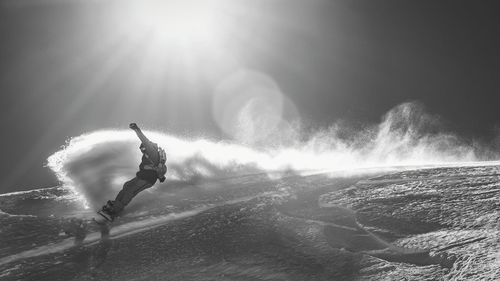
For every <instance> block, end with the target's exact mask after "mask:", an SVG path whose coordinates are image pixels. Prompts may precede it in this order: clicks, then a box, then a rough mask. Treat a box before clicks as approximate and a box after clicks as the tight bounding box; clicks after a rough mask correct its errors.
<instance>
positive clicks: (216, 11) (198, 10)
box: [123, 0, 224, 44]
mask: <svg viewBox="0 0 500 281" xmlns="http://www.w3.org/2000/svg"><path fill="white" fill-rule="evenodd" d="M223 10H224V5H223V1H222V0H131V1H128V3H127V9H126V13H125V14H124V15H123V16H124V20H126V21H127V22H129V24H130V27H129V28H130V29H131V30H132V31H135V32H138V33H148V34H153V35H154V36H155V37H156V39H159V40H162V41H168V43H169V44H175V43H181V44H185V43H191V44H199V43H207V42H208V41H214V40H216V38H217V37H218V36H219V35H220V32H221V29H222V28H223V25H224V24H223V22H222V19H223V16H222V14H223Z"/></svg>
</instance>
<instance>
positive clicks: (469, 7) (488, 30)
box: [0, 0, 500, 192]
mask: <svg viewBox="0 0 500 281" xmlns="http://www.w3.org/2000/svg"><path fill="white" fill-rule="evenodd" d="M0 3H1V4H0V38H1V42H2V43H1V44H0V93H1V96H2V102H1V103H0V115H1V116H0V117H1V119H2V120H3V123H2V125H3V126H2V127H3V129H4V133H2V147H4V148H5V152H4V156H5V158H4V159H5V160H4V161H3V162H2V163H1V164H0V165H1V166H0V179H1V181H0V192H7V191H13V190H18V189H27V188H35V187H41V186H47V185H51V184H55V183H56V180H55V178H54V177H53V176H52V175H51V174H50V173H49V172H48V171H47V170H46V169H44V168H43V167H42V165H43V164H44V163H45V161H46V158H47V157H48V156H49V155H51V154H52V153H53V152H54V151H56V150H58V148H59V147H60V146H61V145H63V144H64V142H65V140H66V139H68V138H69V137H72V136H76V135H80V134H81V133H84V132H89V131H94V130H98V129H102V128H125V127H126V126H127V124H128V123H129V122H131V121H135V122H138V123H140V124H144V126H146V127H148V128H150V129H156V130H162V131H169V132H173V133H175V134H181V135H187V136H200V135H204V136H211V137H213V138H216V139H237V140H247V139H250V140H251V141H258V139H259V136H261V135H265V134H267V132H270V131H272V130H273V128H275V127H277V126H283V124H285V125H286V124H287V123H286V122H285V123H284V122H283V121H290V120H293V119H297V118H300V120H303V121H304V122H305V123H306V124H310V125H312V126H313V127H322V126H323V127H326V126H329V125H331V124H332V123H333V122H335V121H337V120H339V119H342V120H349V122H353V123H354V124H366V123H377V122H379V121H380V117H381V116H382V115H383V114H384V113H385V112H387V111H388V110H389V109H391V108H392V107H394V106H396V105H398V104H400V103H402V102H405V101H408V100H418V101H421V102H422V103H423V104H425V105H426V106H427V108H428V110H429V111H431V112H433V113H436V114H438V115H440V116H442V118H443V119H444V120H446V121H447V122H448V123H447V124H448V125H449V127H450V129H452V130H454V131H457V132H458V133H460V134H464V135H466V136H468V137H470V136H477V137H487V136H492V135H494V134H495V133H494V128H495V126H497V128H498V124H499V123H500V121H499V119H498V109H497V106H498V103H496V102H494V98H495V96H496V95H498V90H499V88H500V84H499V83H500V82H499V81H500V80H499V79H498V77H497V76H498V69H500V57H499V56H498V54H497V52H498V50H499V49H500V40H499V39H498V34H500V24H499V21H498V17H497V15H496V13H495V11H497V9H496V8H497V7H495V6H498V4H496V3H497V2H496V1H481V3H479V2H478V1H472V0H471V1H459V2H457V3H454V5H450V4H449V1H389V0H379V1H373V0H355V1H348V0H346V1H328V0H308V1H302V0H252V1H245V0H205V1H202V0H199V1H195V0H182V1H181V0H170V1H169V0H165V1H159V0H135V1H134V0H128V1H126V0H95V1H78V0H72V1H61V0H57V1H56V0H54V1H50V0H44V1H31V0H23V1H19V0H18V1H12V0H0ZM232 93H237V94H232ZM239 112H245V113H246V114H243V115H241V116H240V115H239V117H238V118H234V116H235V115H237V114H236V113H239ZM235 120H236V121H237V122H236V121H235ZM262 120H264V121H262ZM259 122H265V125H263V126H256V125H255V124H262V123H259ZM238 124H247V125H246V127H248V128H250V129H249V130H246V131H243V132H241V130H239V129H238V126H239V125H238ZM252 126H253V127H252ZM497 130H498V129H497Z"/></svg>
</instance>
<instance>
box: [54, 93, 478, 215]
mask: <svg viewBox="0 0 500 281" xmlns="http://www.w3.org/2000/svg"><path fill="white" fill-rule="evenodd" d="M438 119H439V118H436V117H435V116H432V115H429V114H427V113H425V111H424V110H423V107H422V106H420V105H418V104H415V103H405V104H401V105H399V106H397V107H395V108H394V109H392V110H391V111H389V112H388V113H387V114H386V115H385V116H384V117H383V118H382V121H381V123H380V124H378V125H374V126H367V127H365V128H363V129H361V130H354V129H352V128H348V127H347V126H342V125H339V124H336V125H333V126H331V127H330V128H327V129H324V130H319V131H317V132H315V133H312V134H304V133H301V130H298V129H292V127H293V126H285V128H286V129H283V130H282V131H277V132H274V133H273V134H270V136H269V137H268V140H267V144H266V145H264V144H263V143H265V142H261V143H260V144H258V145H257V144H256V145H254V146H252V147H251V146H249V145H241V144H236V143H232V142H228V141H213V140H208V139H204V138H200V139H183V138H179V137H175V136H172V135H169V134H165V133H159V132H151V131H146V132H145V133H146V135H147V136H148V137H149V138H150V139H151V140H152V141H154V142H156V143H158V144H159V145H160V146H162V147H164V148H165V150H166V152H167V157H168V159H167V164H168V168H169V171H168V174H167V176H168V177H167V179H168V182H172V181H181V182H189V181H196V180H200V179H204V178H224V177H230V176H236V175H242V174H251V173H256V172H263V173H268V174H269V175H271V174H273V175H275V174H276V173H279V172H282V171H292V172H296V173H301V172H303V171H311V170H328V171H350V173H356V171H360V170H361V169H366V168H370V169H379V168H380V169H386V168H387V167H394V166H415V165H443V164H452V163H459V162H464V161H478V160H481V159H478V158H477V157H476V149H475V148H474V147H473V146H472V145H471V144H469V143H467V142H465V141H463V140H461V139H460V138H459V137H457V136H456V135H453V134H451V133H443V132H441V131H440V130H441V129H440V124H439V121H438ZM252 126H253V125H252ZM243 129H244V128H243ZM278 130H281V129H278ZM280 136H286V139H287V141H284V140H283V139H282V138H280ZM292 136H293V138H294V140H293V141H290V139H291V137H292ZM138 146H139V140H138V139H137V137H136V136H135V134H134V133H133V132H132V131H130V130H126V131H124V130H106V131H97V132H92V133H88V134H85V135H81V136H78V137H75V138H72V139H71V140H69V141H68V143H67V145H66V146H65V147H63V148H62V149H61V150H60V151H58V152H56V153H55V154H53V155H52V156H50V158H49V159H48V166H49V167H50V168H51V169H52V170H53V171H54V172H55V173H56V175H57V176H58V177H59V179H60V180H61V181H62V183H63V184H64V185H65V186H67V187H69V188H73V189H74V190H76V191H77V192H78V193H80V194H81V195H83V196H84V197H85V199H86V200H87V202H89V203H91V205H94V204H93V202H99V203H96V204H95V205H96V206H98V205H100V204H102V200H103V199H102V198H113V197H114V195H115V194H116V192H117V191H118V190H120V189H121V186H122V184H123V182H125V181H126V180H128V179H130V178H132V177H133V176H134V174H135V172H136V171H137V166H138V164H139V161H140V157H141V155H140V151H139V149H138Z"/></svg>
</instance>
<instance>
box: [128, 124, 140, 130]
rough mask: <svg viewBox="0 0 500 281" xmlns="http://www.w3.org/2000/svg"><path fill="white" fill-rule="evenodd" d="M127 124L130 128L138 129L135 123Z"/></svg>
mask: <svg viewBox="0 0 500 281" xmlns="http://www.w3.org/2000/svg"><path fill="white" fill-rule="evenodd" d="M128 126H129V128H130V129H132V130H139V126H137V124H136V123H130V125H128Z"/></svg>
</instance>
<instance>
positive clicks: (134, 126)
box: [129, 123, 151, 145]
mask: <svg viewBox="0 0 500 281" xmlns="http://www.w3.org/2000/svg"><path fill="white" fill-rule="evenodd" d="M129 127H130V129H132V130H134V132H135V133H136V134H137V136H138V137H139V139H140V140H141V142H142V143H143V144H144V145H147V144H149V143H151V141H150V140H149V139H148V138H147V137H146V136H145V135H144V133H142V131H141V129H140V128H139V126H137V124H136V123H130V125H129Z"/></svg>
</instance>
